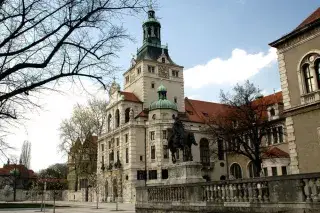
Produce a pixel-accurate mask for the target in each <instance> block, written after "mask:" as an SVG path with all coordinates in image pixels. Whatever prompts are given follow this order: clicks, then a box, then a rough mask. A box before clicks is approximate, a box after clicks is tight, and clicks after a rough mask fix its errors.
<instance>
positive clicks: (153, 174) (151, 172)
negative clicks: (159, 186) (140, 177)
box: [149, 170, 157, 180]
mask: <svg viewBox="0 0 320 213" xmlns="http://www.w3.org/2000/svg"><path fill="white" fill-rule="evenodd" d="M156 179H157V170H149V180H156Z"/></svg>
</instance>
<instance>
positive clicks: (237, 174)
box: [230, 163, 242, 179]
mask: <svg viewBox="0 0 320 213" xmlns="http://www.w3.org/2000/svg"><path fill="white" fill-rule="evenodd" d="M230 174H231V175H232V176H233V177H234V178H235V179H241V178H242V170H241V166H240V165H239V164H237V163H233V164H232V165H231V167H230Z"/></svg>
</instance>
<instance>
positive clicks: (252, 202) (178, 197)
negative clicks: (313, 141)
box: [136, 173, 320, 213]
mask: <svg viewBox="0 0 320 213" xmlns="http://www.w3.org/2000/svg"><path fill="white" fill-rule="evenodd" d="M319 182H320V173H312V174H299V175H288V176H279V177H263V178H254V179H246V180H232V181H219V182H206V183H192V184H179V185H166V186H148V187H137V189H136V191H137V192H136V193H137V201H136V212H138V213H140V212H143V213H146V212H150V213H151V212H159V213H160V212H179V213H180V212H200V211H204V212H228V213H230V212H237V213H239V212H320V202H319V201H320V191H319V186H320V185H319Z"/></svg>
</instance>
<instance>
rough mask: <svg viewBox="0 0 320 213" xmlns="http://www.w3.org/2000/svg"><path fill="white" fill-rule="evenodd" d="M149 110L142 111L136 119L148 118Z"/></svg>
mask: <svg viewBox="0 0 320 213" xmlns="http://www.w3.org/2000/svg"><path fill="white" fill-rule="evenodd" d="M148 113H149V112H148V110H142V111H141V112H140V113H139V114H138V115H137V116H136V118H138V117H148Z"/></svg>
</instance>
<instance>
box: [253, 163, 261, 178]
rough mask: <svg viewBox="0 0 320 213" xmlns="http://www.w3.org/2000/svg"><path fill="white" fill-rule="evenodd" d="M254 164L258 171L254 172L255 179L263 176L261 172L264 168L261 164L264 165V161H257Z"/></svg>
mask: <svg viewBox="0 0 320 213" xmlns="http://www.w3.org/2000/svg"><path fill="white" fill-rule="evenodd" d="M253 164H254V165H255V167H256V169H255V170H253V171H254V173H255V174H254V176H255V177H260V176H261V175H260V174H261V170H262V167H261V164H262V160H261V159H257V160H255V161H254V162H253Z"/></svg>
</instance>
